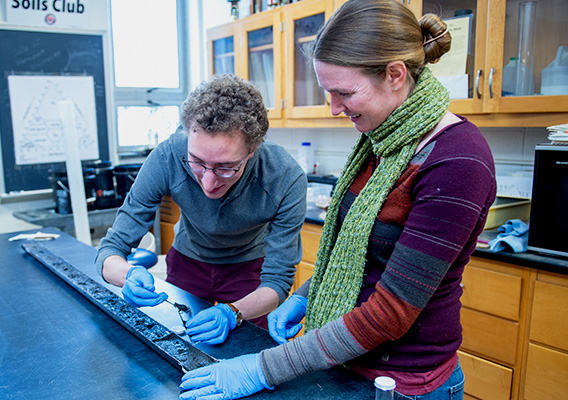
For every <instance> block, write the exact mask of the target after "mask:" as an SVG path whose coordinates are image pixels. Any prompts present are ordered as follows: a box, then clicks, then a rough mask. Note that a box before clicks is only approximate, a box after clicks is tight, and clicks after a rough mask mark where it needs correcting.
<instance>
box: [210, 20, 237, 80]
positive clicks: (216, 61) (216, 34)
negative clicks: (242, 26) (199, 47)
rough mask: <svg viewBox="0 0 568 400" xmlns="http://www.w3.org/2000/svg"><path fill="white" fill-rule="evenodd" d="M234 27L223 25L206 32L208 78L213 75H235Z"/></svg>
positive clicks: (232, 25)
mask: <svg viewBox="0 0 568 400" xmlns="http://www.w3.org/2000/svg"><path fill="white" fill-rule="evenodd" d="M235 32H236V26H235V25H234V24H225V25H221V26H218V27H215V28H211V29H209V30H207V47H208V52H207V53H208V54H209V57H210V59H209V63H208V70H209V76H211V75H214V74H235V73H237V71H236V62H237V58H238V56H236V54H238V51H237V52H236V51H235V50H236V45H237V43H236V39H235Z"/></svg>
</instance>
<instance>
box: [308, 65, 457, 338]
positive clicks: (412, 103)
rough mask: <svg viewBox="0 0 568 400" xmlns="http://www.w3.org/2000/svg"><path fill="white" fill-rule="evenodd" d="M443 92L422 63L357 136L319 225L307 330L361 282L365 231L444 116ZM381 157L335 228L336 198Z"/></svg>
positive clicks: (336, 311) (343, 304)
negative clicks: (383, 115)
mask: <svg viewBox="0 0 568 400" xmlns="http://www.w3.org/2000/svg"><path fill="white" fill-rule="evenodd" d="M449 102H450V100H449V95H448V91H447V90H446V89H445V88H444V87H443V86H442V85H441V84H440V82H439V81H438V80H437V79H436V78H435V77H434V75H432V73H431V72H430V70H428V68H424V70H423V72H422V73H421V74H420V76H419V78H418V82H417V83H416V86H415V88H414V90H413V91H412V93H411V94H410V96H409V97H408V99H406V101H405V102H404V103H403V104H402V105H401V106H400V107H398V108H397V109H396V110H395V111H394V112H393V113H392V114H391V115H390V116H389V117H388V118H387V119H386V121H385V122H383V123H382V124H381V126H379V127H378V128H377V129H375V130H374V131H371V132H366V133H364V134H362V135H361V136H360V137H359V140H358V141H357V143H356V144H355V146H354V147H353V150H352V152H351V154H350V155H349V157H348V159H347V162H346V164H345V167H344V169H343V171H342V173H341V176H340V178H339V180H338V181H337V185H336V187H335V191H334V194H333V197H332V199H331V204H330V205H329V209H328V211H327V217H326V219H325V224H324V226H323V231H322V237H321V239H320V244H319V250H318V253H317V259H316V264H315V269H314V273H313V275H312V282H311V285H310V292H309V295H308V308H307V310H306V331H308V330H311V329H315V328H321V327H322V326H323V325H325V324H326V323H327V322H329V321H332V320H334V319H337V318H339V317H341V316H342V315H344V314H346V313H347V312H349V311H351V310H352V309H353V308H354V307H355V305H356V303H357V298H358V296H359V292H360V290H361V285H362V282H363V272H364V269H365V262H366V255H367V246H368V243H369V235H370V233H371V229H372V227H373V225H374V223H375V221H376V218H377V215H378V213H379V210H380V209H381V206H382V205H383V203H384V201H385V199H386V198H387V195H388V194H389V193H390V191H391V189H392V188H393V187H394V184H395V183H396V181H397V179H398V178H399V177H400V176H401V174H402V173H403V171H404V170H405V169H406V167H407V165H408V163H409V162H410V160H411V159H412V157H413V155H414V151H415V150H416V146H417V145H418V143H419V142H420V140H421V139H422V137H423V136H424V135H425V134H426V133H427V132H428V131H429V130H431V129H432V128H433V127H434V126H435V125H436V124H437V123H438V122H439V121H440V120H441V119H442V117H443V116H444V114H445V113H446V111H447V110H448V106H449ZM371 152H373V153H374V154H375V155H377V156H378V157H384V158H383V161H382V162H381V163H380V164H379V166H378V168H377V169H376V170H375V172H374V173H373V175H372V176H371V178H370V179H369V181H368V182H367V184H366V185H365V187H364V188H363V189H362V190H361V192H360V193H359V195H358V196H357V198H356V199H355V201H354V202H353V205H352V206H351V208H350V209H349V212H348V213H347V215H346V216H345V220H344V221H343V224H342V226H341V229H339V231H338V229H337V227H338V215H339V209H340V206H341V201H342V200H343V197H344V196H345V193H346V192H347V190H348V189H349V187H350V186H351V184H352V183H353V180H354V179H355V177H356V176H357V174H358V173H359V171H360V170H361V168H362V167H364V164H365V162H366V161H367V160H368V157H369V155H370V154H371Z"/></svg>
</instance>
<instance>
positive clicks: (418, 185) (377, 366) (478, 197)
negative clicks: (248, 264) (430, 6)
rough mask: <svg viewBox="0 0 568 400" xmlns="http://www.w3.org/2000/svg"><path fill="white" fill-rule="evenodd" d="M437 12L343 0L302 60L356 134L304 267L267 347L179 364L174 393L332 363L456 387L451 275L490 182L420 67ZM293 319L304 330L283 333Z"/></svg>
mask: <svg viewBox="0 0 568 400" xmlns="http://www.w3.org/2000/svg"><path fill="white" fill-rule="evenodd" d="M450 44H451V36H450V34H449V33H448V30H447V26H446V24H445V23H444V22H443V21H442V20H441V19H440V18H439V17H437V16H435V15H432V14H428V15H424V16H423V17H422V18H420V20H419V21H417V20H416V18H415V17H414V15H413V14H412V13H411V12H410V11H409V10H408V9H407V8H405V7H404V6H402V5H401V4H400V2H398V1H395V0H349V1H348V2H346V3H345V4H344V5H343V6H342V7H341V8H340V9H338V10H337V11H336V12H335V13H334V14H333V15H332V17H331V18H330V19H329V21H327V22H326V24H325V25H324V26H323V27H322V28H321V29H320V31H319V33H318V35H317V37H316V39H315V42H314V45H313V48H312V51H311V55H312V59H313V63H314V68H315V72H316V75H317V77H318V82H319V84H320V86H321V87H322V88H323V89H325V90H326V91H327V92H329V93H330V95H331V111H332V113H333V114H334V115H338V114H341V113H343V114H345V115H346V116H348V117H349V118H350V119H351V121H352V122H353V124H354V125H355V128H356V129H357V130H358V131H360V132H361V136H360V138H359V139H358V141H357V142H356V143H355V145H354V147H353V150H352V152H351V155H350V156H349V157H348V159H347V162H346V164H345V167H344V169H343V171H342V174H341V177H340V178H339V180H338V183H337V185H336V188H335V190H334V194H333V198H332V200H331V204H330V206H329V210H328V213H327V217H326V221H325V224H324V226H323V233H322V238H321V241H320V245H319V251H318V254H317V260H316V265H315V270H314V274H313V276H312V278H311V279H310V280H308V282H306V283H305V284H304V285H303V286H302V287H301V288H299V289H298V290H297V291H296V292H295V293H294V294H292V296H290V298H289V299H288V300H287V301H286V302H284V303H283V304H282V305H281V306H280V307H279V308H277V309H276V310H275V311H273V312H272V313H271V314H269V317H268V321H269V329H270V334H271V335H272V337H273V338H274V339H275V340H276V341H277V342H279V343H281V345H280V346H277V347H274V348H271V349H267V350H264V351H262V352H261V353H259V354H250V355H245V356H241V357H237V358H235V359H232V360H225V361H222V362H220V363H217V364H214V365H212V366H208V367H205V368H201V369H198V370H195V371H191V372H188V373H187V374H186V375H184V377H183V379H182V384H181V388H182V390H184V392H182V394H181V398H182V399H193V398H200V396H203V395H206V394H213V393H217V394H219V395H220V397H218V398H223V399H225V398H226V399H229V398H239V397H243V396H247V395H250V394H252V393H255V392H257V391H259V390H262V389H264V388H266V389H273V388H274V387H275V386H277V385H278V384H280V383H282V382H285V381H289V380H291V379H294V378H296V377H298V376H300V375H302V374H306V373H309V372H311V371H315V370H320V369H325V368H330V367H332V366H335V365H339V364H345V365H347V366H349V367H350V368H352V369H353V370H354V371H356V372H358V373H360V374H362V375H364V376H366V377H368V378H370V379H374V378H375V377H377V376H381V375H383V376H385V375H386V376H390V377H392V378H394V379H395V381H396V385H397V386H396V393H395V399H415V398H420V399H461V398H463V384H464V375H463V373H462V371H461V368H460V364H459V359H458V356H457V350H458V348H459V346H460V344H461V332H462V329H461V324H460V307H461V303H460V300H459V299H460V296H461V294H462V289H461V287H460V282H461V278H462V273H463V270H464V267H465V265H466V264H467V263H468V261H469V257H470V255H471V254H472V252H473V251H474V249H475V244H476V240H477V237H478V236H479V234H480V233H481V232H482V230H483V227H484V224H485V220H486V217H487V213H488V211H489V207H490V206H491V204H492V203H493V201H494V199H495V192H496V184H495V174H494V165H493V159H492V155H491V151H490V149H489V147H488V145H487V143H486V141H485V139H484V138H483V136H482V135H481V133H480V132H479V130H478V129H477V128H476V127H475V126H474V125H473V124H471V123H470V122H469V121H467V119H465V118H463V117H460V116H457V115H455V114H452V113H451V112H449V111H448V105H449V96H448V92H447V90H446V89H445V88H444V87H443V86H442V85H441V84H440V82H439V81H438V80H437V79H436V78H435V77H434V76H433V75H432V73H431V72H430V71H429V70H428V68H427V67H426V64H428V63H435V62H437V61H438V60H439V58H440V57H441V56H442V55H443V54H444V53H446V52H447V51H448V50H449V48H450ZM304 316H305V318H306V322H305V324H306V329H305V330H306V334H305V335H304V336H301V337H298V338H296V339H294V340H291V341H288V339H290V338H292V337H293V336H294V335H295V334H296V333H297V332H298V331H299V330H300V328H301V325H300V321H301V320H302V318H303V317H304Z"/></svg>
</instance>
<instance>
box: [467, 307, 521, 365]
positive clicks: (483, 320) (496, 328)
mask: <svg viewBox="0 0 568 400" xmlns="http://www.w3.org/2000/svg"><path fill="white" fill-rule="evenodd" d="M461 323H462V328H463V342H462V345H461V348H462V349H467V350H470V351H472V352H474V353H476V354H481V355H483V356H487V357H489V358H491V359H494V360H498V361H501V362H505V363H509V364H511V365H514V364H515V358H516V355H517V339H518V334H519V324H518V323H517V322H512V321H508V320H505V319H502V318H498V317H494V316H492V315H488V314H484V313H481V312H478V311H475V310H470V309H468V308H463V307H462V310H461Z"/></svg>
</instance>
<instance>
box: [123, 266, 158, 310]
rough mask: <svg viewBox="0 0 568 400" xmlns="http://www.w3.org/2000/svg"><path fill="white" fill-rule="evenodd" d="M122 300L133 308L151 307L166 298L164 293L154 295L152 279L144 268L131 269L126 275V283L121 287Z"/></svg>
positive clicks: (154, 289)
mask: <svg viewBox="0 0 568 400" xmlns="http://www.w3.org/2000/svg"><path fill="white" fill-rule="evenodd" d="M122 296H123V297H124V300H126V301H127V302H128V303H130V304H131V305H133V306H135V307H144V306H148V307H153V306H157V305H158V304H160V303H162V302H163V301H164V300H166V299H167V298H168V295H167V294H166V293H164V292H162V293H156V288H155V287H154V277H153V276H152V274H151V273H149V272H148V270H147V269H146V268H144V267H132V268H130V269H129V270H128V272H127V273H126V282H124V286H122Z"/></svg>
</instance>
